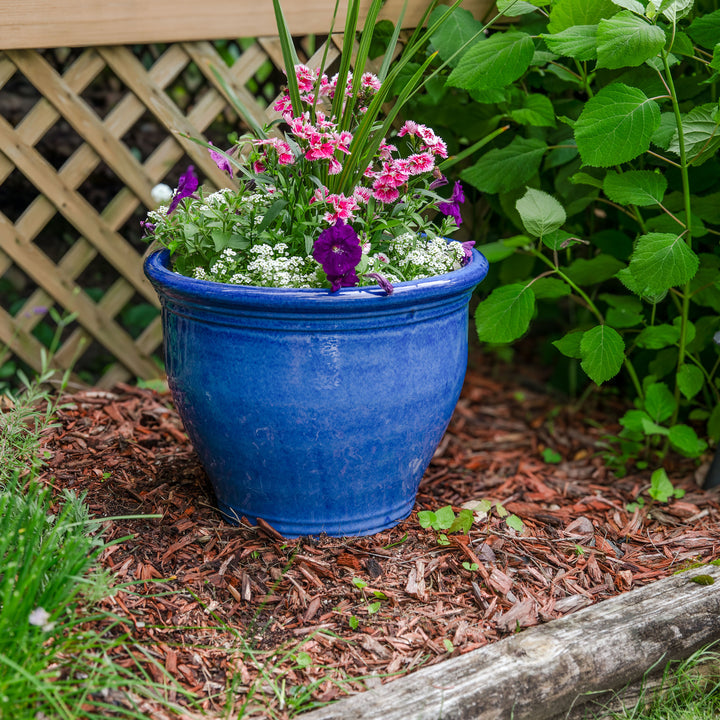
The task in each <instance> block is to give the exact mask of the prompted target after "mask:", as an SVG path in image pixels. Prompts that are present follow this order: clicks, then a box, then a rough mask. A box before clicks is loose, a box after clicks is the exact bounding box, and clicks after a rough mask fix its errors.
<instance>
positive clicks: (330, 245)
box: [312, 220, 362, 292]
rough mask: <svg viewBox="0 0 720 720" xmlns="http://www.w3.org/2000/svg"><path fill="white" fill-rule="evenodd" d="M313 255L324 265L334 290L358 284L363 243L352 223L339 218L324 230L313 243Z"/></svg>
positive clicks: (323, 267)
mask: <svg viewBox="0 0 720 720" xmlns="http://www.w3.org/2000/svg"><path fill="white" fill-rule="evenodd" d="M312 255H313V257H314V258H315V260H317V262H319V263H320V265H322V269H323V270H324V271H325V274H326V275H327V278H328V280H329V281H330V285H331V290H332V292H335V291H336V290H339V289H340V288H341V287H352V286H353V285H357V283H358V277H357V274H356V273H355V266H356V265H357V264H358V263H359V262H360V258H361V257H362V245H360V239H359V238H358V236H357V233H356V232H355V230H353V228H352V226H351V225H346V224H345V223H344V222H343V221H342V220H338V221H337V222H336V223H335V225H333V226H331V227H329V228H326V229H325V230H323V231H322V232H321V233H320V235H319V237H318V239H317V240H316V241H315V244H314V245H313V252H312Z"/></svg>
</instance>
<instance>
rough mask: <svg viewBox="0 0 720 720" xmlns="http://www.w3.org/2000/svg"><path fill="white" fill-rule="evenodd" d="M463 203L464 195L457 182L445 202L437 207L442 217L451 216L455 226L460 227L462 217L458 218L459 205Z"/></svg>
mask: <svg viewBox="0 0 720 720" xmlns="http://www.w3.org/2000/svg"><path fill="white" fill-rule="evenodd" d="M464 202H465V193H464V192H463V189H462V185H461V184H460V181H459V180H458V181H457V182H456V183H455V187H454V188H453V191H452V195H451V196H450V199H449V200H448V201H447V202H439V203H438V205H437V207H438V210H439V211H440V212H441V213H442V214H443V215H452V216H453V217H454V218H455V224H456V225H457V226H458V227H460V225H462V217H461V216H460V203H464Z"/></svg>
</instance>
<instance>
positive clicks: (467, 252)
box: [462, 240, 475, 267]
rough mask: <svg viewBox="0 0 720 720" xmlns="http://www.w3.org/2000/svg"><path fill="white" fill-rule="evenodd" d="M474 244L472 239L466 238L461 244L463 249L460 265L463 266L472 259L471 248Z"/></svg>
mask: <svg viewBox="0 0 720 720" xmlns="http://www.w3.org/2000/svg"><path fill="white" fill-rule="evenodd" d="M474 245H475V241H474V240H467V241H465V242H464V243H463V244H462V249H463V259H462V265H463V267H464V266H465V265H467V264H468V263H469V262H470V260H472V249H473V246H474Z"/></svg>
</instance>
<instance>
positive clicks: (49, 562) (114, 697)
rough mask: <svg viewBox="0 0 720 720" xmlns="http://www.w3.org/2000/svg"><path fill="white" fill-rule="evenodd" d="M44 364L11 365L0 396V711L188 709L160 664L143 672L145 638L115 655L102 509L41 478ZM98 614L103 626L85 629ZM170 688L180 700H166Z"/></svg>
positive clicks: (118, 642)
mask: <svg viewBox="0 0 720 720" xmlns="http://www.w3.org/2000/svg"><path fill="white" fill-rule="evenodd" d="M44 365H45V368H46V369H45V370H44V371H43V372H41V373H40V374H39V376H38V377H37V378H35V379H34V380H32V381H31V380H28V378H27V377H26V376H25V375H23V374H22V373H18V376H17V380H18V385H19V387H20V391H19V392H17V393H15V394H14V395H9V394H8V395H6V396H5V397H4V398H3V402H2V404H0V718H13V720H50V719H51V718H52V720H81V719H82V720H84V719H85V718H87V719H88V720H92V719H94V718H107V717H132V718H147V717H150V716H153V714H154V713H152V712H150V714H148V711H149V709H150V708H151V707H153V708H157V707H162V708H164V709H165V710H167V711H169V712H170V713H171V714H175V715H177V716H184V717H189V715H188V714H187V712H188V707H192V706H193V705H195V702H194V698H193V697H191V696H190V694H189V693H187V692H186V691H184V690H183V689H182V688H181V687H180V686H179V685H178V684H177V683H174V682H173V680H172V678H170V676H169V675H167V673H166V672H165V669H164V668H162V667H159V666H158V667H157V673H156V676H157V677H160V678H161V679H162V680H163V682H160V683H158V682H156V681H154V680H153V678H151V677H149V676H148V675H147V672H146V671H145V670H144V668H143V665H142V663H141V662H140V660H138V659H137V658H142V659H143V661H144V663H145V664H147V663H151V662H152V663H155V665H156V666H157V661H155V660H154V659H153V658H151V657H150V656H149V655H148V653H146V652H145V651H144V650H143V649H142V648H139V647H135V646H133V647H131V648H130V649H131V650H132V651H135V652H134V653H132V652H131V653H130V656H131V657H134V658H136V665H135V666H131V667H128V668H126V667H122V666H120V665H118V664H117V663H116V662H114V661H113V659H112V655H113V652H114V651H115V650H117V649H118V648H119V647H120V646H123V647H124V648H125V649H128V646H132V641H131V640H130V639H129V638H127V636H119V637H117V636H116V637H111V634H110V631H111V630H113V626H114V625H115V624H117V620H118V619H117V618H114V617H113V616H112V615H110V614H109V613H107V612H104V611H99V610H98V609H97V608H98V607H99V605H98V603H99V600H100V599H101V598H104V597H107V596H108V595H110V594H111V593H112V592H113V590H112V589H111V585H110V578H109V575H108V574H107V573H106V572H103V571H101V570H100V569H99V567H98V562H97V561H98V557H99V555H100V554H101V553H102V552H103V550H105V549H106V548H107V547H108V543H106V542H105V541H104V540H103V537H102V532H101V523H102V522H103V521H104V519H103V520H97V519H93V518H91V517H90V514H89V510H88V507H87V505H86V504H85V502H84V496H82V495H80V496H78V495H76V494H75V493H72V492H69V491H67V490H65V491H63V492H62V493H61V494H60V495H59V497H57V498H53V497H52V496H51V493H50V490H49V489H48V488H47V487H46V486H45V485H44V484H43V483H42V482H40V481H39V480H38V474H39V471H40V469H41V468H42V465H43V463H44V460H45V457H44V455H43V450H42V436H43V434H44V433H45V432H47V430H48V429H50V428H51V427H52V425H53V416H54V412H55V409H56V407H57V405H56V403H57V394H55V395H51V394H50V392H48V391H47V390H46V389H45V388H46V387H48V386H49V383H50V382H51V381H53V380H54V379H55V377H56V373H55V372H54V371H52V370H50V369H48V365H49V363H47V358H45V360H44ZM66 380H67V375H66V376H65V377H64V378H63V379H62V381H61V383H60V385H61V387H64V386H65V382H66ZM98 619H102V620H103V621H104V622H103V626H105V627H106V628H107V629H106V630H105V631H103V632H102V633H100V632H97V631H94V630H90V629H88V628H89V627H92V626H93V625H92V621H94V620H98ZM114 634H115V635H117V633H114ZM170 691H172V692H173V694H174V696H175V697H177V698H183V699H184V700H185V701H186V706H185V708H180V707H178V706H176V705H174V704H173V703H170V702H169V701H168V699H167V698H168V697H169V692H170Z"/></svg>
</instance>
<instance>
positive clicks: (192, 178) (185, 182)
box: [167, 165, 199, 215]
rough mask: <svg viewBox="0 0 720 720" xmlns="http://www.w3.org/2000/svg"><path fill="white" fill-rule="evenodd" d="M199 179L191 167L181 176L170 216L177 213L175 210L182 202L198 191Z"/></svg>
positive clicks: (171, 205)
mask: <svg viewBox="0 0 720 720" xmlns="http://www.w3.org/2000/svg"><path fill="white" fill-rule="evenodd" d="M198 184H199V182H198V179H197V175H196V174H195V168H194V167H193V166H192V165H190V166H188V169H187V170H186V171H185V172H184V173H183V174H182V175H181V176H180V180H179V181H178V186H177V190H176V191H175V194H174V195H173V199H172V202H171V203H170V207H169V208H168V211H167V214H168V215H170V214H171V213H173V212H174V211H175V208H176V207H177V206H178V205H179V204H180V201H181V200H183V199H184V198H186V197H191V196H192V194H193V193H194V192H195V191H196V190H197V189H198Z"/></svg>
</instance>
